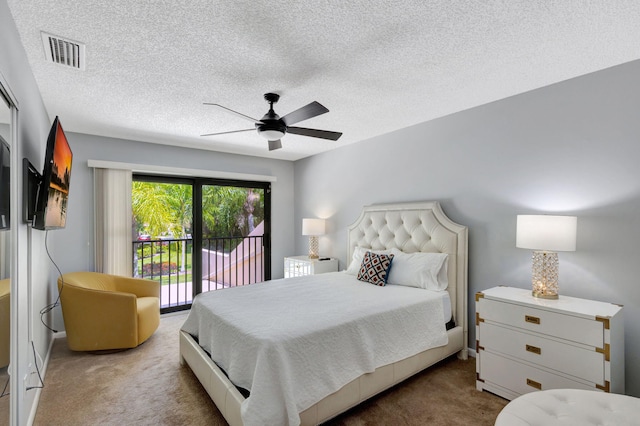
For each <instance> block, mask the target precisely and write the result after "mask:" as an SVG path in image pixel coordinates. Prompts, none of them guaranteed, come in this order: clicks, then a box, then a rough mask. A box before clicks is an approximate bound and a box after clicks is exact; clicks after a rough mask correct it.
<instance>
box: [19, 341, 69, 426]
mask: <svg viewBox="0 0 640 426" xmlns="http://www.w3.org/2000/svg"><path fill="white" fill-rule="evenodd" d="M57 334H58V335H59V334H60V333H57ZM65 335H66V334H65ZM57 337H59V336H57V335H56V334H54V335H53V336H52V338H51V340H50V341H49V348H48V349H47V355H46V356H45V357H44V361H43V362H42V369H41V370H40V377H42V382H43V383H44V380H45V377H46V376H47V367H48V366H49V358H50V356H51V349H52V348H53V342H54V341H55V339H56V338H57ZM33 362H38V361H37V360H33ZM35 391H36V394H35V395H34V397H33V404H31V410H30V411H29V418H28V419H27V425H32V424H33V422H34V420H35V418H36V412H37V411H38V403H39V402H40V393H41V392H42V388H38V389H36V390H35Z"/></svg>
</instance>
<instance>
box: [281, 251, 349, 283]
mask: <svg viewBox="0 0 640 426" xmlns="http://www.w3.org/2000/svg"><path fill="white" fill-rule="evenodd" d="M320 259H323V260H320ZM320 259H309V256H289V257H285V258H284V277H285V278H291V277H301V276H304V275H315V274H323V273H325V272H337V271H338V259H331V258H324V257H321V258H320Z"/></svg>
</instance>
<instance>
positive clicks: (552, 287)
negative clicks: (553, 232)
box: [531, 251, 558, 299]
mask: <svg viewBox="0 0 640 426" xmlns="http://www.w3.org/2000/svg"><path fill="white" fill-rule="evenodd" d="M531 259H532V267H531V273H532V280H531V281H532V287H533V288H532V291H531V294H533V297H538V298H541V299H557V298H558V253H556V252H554V251H534V252H533V256H532V258H531Z"/></svg>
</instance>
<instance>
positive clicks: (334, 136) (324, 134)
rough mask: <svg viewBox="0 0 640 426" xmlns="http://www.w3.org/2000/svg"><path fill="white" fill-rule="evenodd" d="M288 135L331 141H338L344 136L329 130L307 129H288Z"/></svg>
mask: <svg viewBox="0 0 640 426" xmlns="http://www.w3.org/2000/svg"><path fill="white" fill-rule="evenodd" d="M287 133H293V134H294V135H302V136H309V137H312V138H321V139H329V140H332V141H337V140H338V139H340V136H342V133H340V132H331V131H329V130H318V129H307V128H305V127H287Z"/></svg>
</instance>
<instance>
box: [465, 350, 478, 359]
mask: <svg viewBox="0 0 640 426" xmlns="http://www.w3.org/2000/svg"><path fill="white" fill-rule="evenodd" d="M467 350H468V351H469V356H470V357H471V358H475V357H476V350H475V349H471V348H469V349H467Z"/></svg>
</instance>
